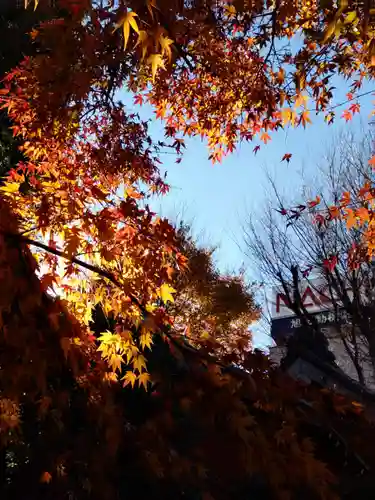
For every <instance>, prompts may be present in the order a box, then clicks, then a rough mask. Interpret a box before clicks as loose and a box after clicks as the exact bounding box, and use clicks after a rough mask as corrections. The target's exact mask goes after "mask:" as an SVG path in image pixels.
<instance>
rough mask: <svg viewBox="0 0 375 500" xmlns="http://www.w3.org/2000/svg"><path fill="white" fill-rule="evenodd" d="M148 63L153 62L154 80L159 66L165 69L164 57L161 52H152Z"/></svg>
mask: <svg viewBox="0 0 375 500" xmlns="http://www.w3.org/2000/svg"><path fill="white" fill-rule="evenodd" d="M147 62H148V64H151V71H152V81H154V80H155V76H156V72H157V70H158V69H159V68H163V69H165V66H164V61H163V57H162V55H161V54H151V55H150V57H149V58H148V59H147Z"/></svg>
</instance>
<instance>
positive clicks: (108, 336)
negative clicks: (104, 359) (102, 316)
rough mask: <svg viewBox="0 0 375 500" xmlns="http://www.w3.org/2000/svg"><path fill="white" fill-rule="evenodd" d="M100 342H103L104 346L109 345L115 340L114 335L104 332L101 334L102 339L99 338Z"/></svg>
mask: <svg viewBox="0 0 375 500" xmlns="http://www.w3.org/2000/svg"><path fill="white" fill-rule="evenodd" d="M98 340H99V341H100V342H102V343H103V344H108V343H110V342H112V340H113V333H112V332H110V331H109V330H107V331H106V332H103V333H101V334H100V337H98Z"/></svg>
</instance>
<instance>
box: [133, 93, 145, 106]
mask: <svg viewBox="0 0 375 500" xmlns="http://www.w3.org/2000/svg"><path fill="white" fill-rule="evenodd" d="M134 104H139V105H140V106H142V104H143V96H141V95H136V96H135V97H134Z"/></svg>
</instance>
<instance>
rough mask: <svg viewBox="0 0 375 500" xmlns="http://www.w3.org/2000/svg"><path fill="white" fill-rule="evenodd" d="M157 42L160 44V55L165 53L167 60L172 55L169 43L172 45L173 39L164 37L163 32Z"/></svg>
mask: <svg viewBox="0 0 375 500" xmlns="http://www.w3.org/2000/svg"><path fill="white" fill-rule="evenodd" d="M159 43H160V46H161V53H162V55H163V56H164V55H166V56H167V57H168V60H169V61H170V60H171V57H172V51H171V47H170V46H171V45H173V40H172V39H171V38H168V37H164V36H163V34H161V35H160V38H159Z"/></svg>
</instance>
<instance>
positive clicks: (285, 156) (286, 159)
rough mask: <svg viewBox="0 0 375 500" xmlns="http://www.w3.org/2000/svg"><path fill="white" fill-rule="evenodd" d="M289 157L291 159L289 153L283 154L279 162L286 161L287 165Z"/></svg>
mask: <svg viewBox="0 0 375 500" xmlns="http://www.w3.org/2000/svg"><path fill="white" fill-rule="evenodd" d="M291 157H292V154H291V153H285V155H284V156H283V157H282V158H281V161H286V162H287V163H289V162H290V159H291Z"/></svg>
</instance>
